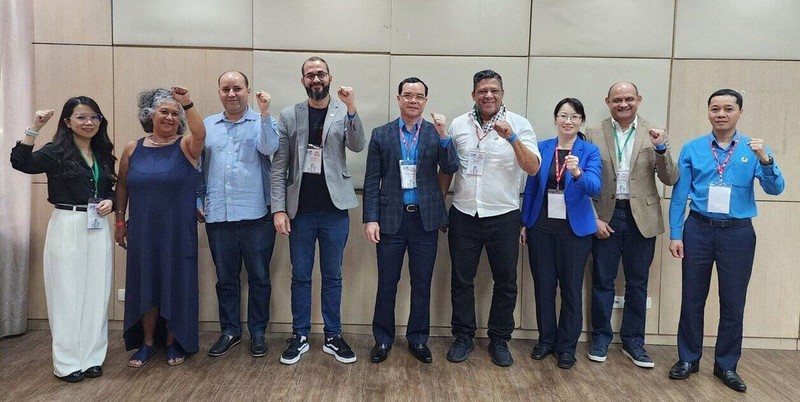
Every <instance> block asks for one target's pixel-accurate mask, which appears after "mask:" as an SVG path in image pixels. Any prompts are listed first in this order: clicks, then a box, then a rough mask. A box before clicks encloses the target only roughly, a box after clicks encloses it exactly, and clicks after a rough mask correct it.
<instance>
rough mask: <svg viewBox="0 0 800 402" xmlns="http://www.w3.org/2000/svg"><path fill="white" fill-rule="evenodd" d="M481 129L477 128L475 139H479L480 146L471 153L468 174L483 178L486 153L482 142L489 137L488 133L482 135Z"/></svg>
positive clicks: (468, 161)
mask: <svg viewBox="0 0 800 402" xmlns="http://www.w3.org/2000/svg"><path fill="white" fill-rule="evenodd" d="M475 124H477V123H475ZM482 131H483V130H481V129H480V128H479V127H477V126H476V127H475V137H476V138H477V139H478V144H477V145H476V146H475V148H474V149H472V150H470V151H469V158H468V159H467V174H468V175H471V176H483V166H484V164H485V163H486V152H484V151H483V150H481V141H483V139H484V138H486V136H488V135H489V133H488V132H486V133H484V134H483V135H481V132H482Z"/></svg>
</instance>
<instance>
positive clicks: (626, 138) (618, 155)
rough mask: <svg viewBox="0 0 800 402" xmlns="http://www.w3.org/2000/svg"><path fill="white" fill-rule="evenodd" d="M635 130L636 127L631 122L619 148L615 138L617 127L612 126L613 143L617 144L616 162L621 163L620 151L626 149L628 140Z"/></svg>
mask: <svg viewBox="0 0 800 402" xmlns="http://www.w3.org/2000/svg"><path fill="white" fill-rule="evenodd" d="M635 131H636V127H634V126H633V124H631V128H630V130H628V135H627V136H626V137H625V142H624V143H623V144H622V148H620V147H619V140H618V139H617V128H616V127H615V128H614V144H615V145H616V146H617V163H622V153H623V151H624V150H626V149H628V140H630V139H631V136H632V134H633V133H634V132H635Z"/></svg>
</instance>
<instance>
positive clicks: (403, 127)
mask: <svg viewBox="0 0 800 402" xmlns="http://www.w3.org/2000/svg"><path fill="white" fill-rule="evenodd" d="M420 123H422V118H420V119H419V120H417V121H416V123H414V131H417V128H419V125H420ZM397 125H398V126H400V130H403V131H405V132H407V133H409V134H413V133H410V132H409V131H408V130H406V122H404V121H403V118H402V117H400V118H398V119H397Z"/></svg>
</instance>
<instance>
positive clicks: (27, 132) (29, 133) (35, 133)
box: [25, 127, 39, 138]
mask: <svg viewBox="0 0 800 402" xmlns="http://www.w3.org/2000/svg"><path fill="white" fill-rule="evenodd" d="M25 135H27V136H28V137H33V138H36V137H38V136H39V132H38V131H33V130H31V128H30V127H28V128H26V129H25Z"/></svg>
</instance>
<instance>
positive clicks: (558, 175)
mask: <svg viewBox="0 0 800 402" xmlns="http://www.w3.org/2000/svg"><path fill="white" fill-rule="evenodd" d="M558 151H559V149H558V147H556V154H555V157H554V158H555V161H556V190H558V185H559V183H561V177H562V176H564V170H565V169H566V168H567V156H570V155H572V148H570V150H569V153H568V154H567V155H566V156H565V157H564V164H563V165H560V166H559V163H558Z"/></svg>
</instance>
